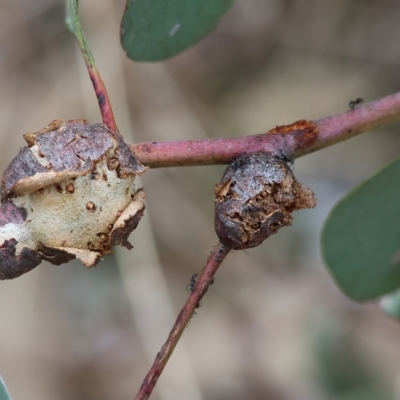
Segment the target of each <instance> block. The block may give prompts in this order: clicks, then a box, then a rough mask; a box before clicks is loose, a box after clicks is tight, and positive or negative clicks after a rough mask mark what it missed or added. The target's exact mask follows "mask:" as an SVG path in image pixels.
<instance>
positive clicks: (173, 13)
mask: <svg viewBox="0 0 400 400" xmlns="http://www.w3.org/2000/svg"><path fill="white" fill-rule="evenodd" d="M232 3H233V0H189V1H188V0H151V1H150V0H128V1H127V6H126V10H125V13H124V16H123V18H122V27H121V41H122V47H123V48H124V49H125V51H126V52H127V55H128V57H129V58H131V59H133V60H137V61H159V60H165V59H167V58H170V57H173V56H174V55H176V54H178V53H180V52H182V51H183V50H185V49H186V48H188V47H190V46H192V45H194V44H195V43H197V42H198V41H199V40H201V39H203V38H204V37H205V36H206V35H208V34H209V33H210V32H212V31H213V30H214V29H215V27H216V25H217V23H218V21H219V19H220V18H221V17H222V15H223V14H224V13H225V12H226V11H227V10H228V9H229V7H230V6H231V5H232Z"/></svg>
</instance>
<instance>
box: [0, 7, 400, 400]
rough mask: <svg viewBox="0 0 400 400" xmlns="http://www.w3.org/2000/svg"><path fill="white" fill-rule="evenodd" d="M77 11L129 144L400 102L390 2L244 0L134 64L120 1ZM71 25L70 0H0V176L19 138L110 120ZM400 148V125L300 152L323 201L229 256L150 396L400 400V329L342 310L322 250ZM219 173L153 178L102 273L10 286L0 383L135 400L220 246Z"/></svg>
mask: <svg viewBox="0 0 400 400" xmlns="http://www.w3.org/2000/svg"><path fill="white" fill-rule="evenodd" d="M80 3H81V5H80V7H81V19H82V24H83V28H84V31H85V33H86V36H87V38H88V41H89V44H90V46H91V49H92V51H93V54H94V57H95V59H96V63H97V66H98V68H99V70H100V72H101V74H102V77H103V79H104V81H105V83H106V86H107V88H108V91H109V94H110V97H111V101H112V104H113V107H114V112H115V114H116V119H117V123H118V125H119V128H120V130H121V132H122V133H123V134H124V136H125V138H126V139H127V141H128V142H134V141H136V142H139V141H153V140H156V141H159V140H176V139H191V138H193V139H195V138H205V137H225V136H239V135H246V134H254V133H261V132H265V131H267V130H269V129H270V128H272V127H274V126H275V125H279V124H287V123H292V122H294V121H296V120H297V119H302V118H306V119H314V118H320V117H324V116H327V115H330V114H334V113H337V112H341V111H344V110H346V108H347V107H348V102H349V100H350V99H354V98H356V97H367V98H370V99H371V100H372V99H375V98H379V97H381V96H384V95H387V94H390V93H393V92H396V91H398V90H400V74H399V68H400V52H399V39H398V38H399V37H400V24H399V20H400V4H399V2H398V1H395V0H380V1H377V0H364V1H363V0H359V1H356V0H354V1H350V0H313V1H312V0H297V1H295V0H268V1H266V0H237V2H236V3H235V5H234V7H233V8H232V9H231V10H230V11H229V12H228V13H227V14H226V15H225V16H224V18H223V20H222V21H221V23H220V25H219V26H218V29H217V30H216V32H214V33H213V34H212V35H211V36H210V37H208V38H207V39H205V40H204V41H202V42H201V43H200V44H198V45H197V46H195V47H194V48H192V49H190V50H189V51H187V52H185V53H184V54H182V55H180V56H178V57H175V58H174V59H172V60H169V61H167V62H163V63H157V64H149V63H134V62H132V61H130V60H128V59H127V58H126V57H125V54H124V52H123V50H122V49H121V47H120V45H119V23H120V20H121V16H122V13H123V9H124V1H122V0H118V1H110V0H81V2H80ZM63 13H64V5H63V2H62V1H61V0H36V1H28V0H0V62H1V68H0V82H1V86H0V87H1V90H0V118H1V127H2V129H1V131H0V143H1V147H0V149H1V150H0V169H1V170H4V168H5V167H6V165H7V164H8V163H9V162H10V161H11V160H12V158H13V157H14V156H15V155H16V154H17V152H18V150H19V148H20V147H21V146H23V144H24V143H23V140H22V134H24V133H26V132H35V131H38V130H40V129H41V128H42V127H44V126H45V125H47V124H48V123H49V122H50V121H52V120H53V119H62V120H67V119H79V118H85V119H87V120H88V121H90V122H98V121H99V120H100V114H99V111H98V107H97V104H96V99H95V96H94V93H93V89H92V87H91V83H90V80H89V78H88V75H87V72H86V70H85V67H84V63H83V60H82V57H81V55H80V53H79V51H78V48H77V45H76V44H75V41H74V39H73V37H72V36H71V35H70V34H69V33H68V32H67V30H66V28H65V27H64V24H63V18H64V16H63ZM399 145H400V137H399V135H398V125H397V126H391V127H388V128H385V129H384V130H380V131H376V132H372V133H369V134H366V135H363V136H361V137H358V138H355V139H352V140H350V141H348V142H346V143H342V144H340V145H336V146H334V147H331V148H329V149H326V150H323V151H320V152H318V153H317V154H312V155H309V156H306V157H304V158H302V159H299V160H296V163H295V173H296V175H297V177H298V179H299V180H301V181H302V182H303V183H305V184H306V185H308V186H310V187H311V188H312V189H313V190H314V191H315V192H316V195H317V197H318V199H319V203H318V206H317V208H316V209H314V210H306V211H300V212H297V213H296V214H295V219H294V224H293V226H292V227H288V228H284V229H283V230H282V231H280V232H279V234H278V235H275V236H274V237H272V238H270V239H269V240H268V241H267V242H266V243H264V244H263V245H262V246H260V247H259V248H257V249H253V250H250V251H248V252H247V253H246V252H234V253H233V254H231V255H230V256H229V257H228V259H227V261H226V262H225V263H224V265H223V267H222V268H221V270H220V271H219V272H218V274H217V278H216V282H215V284H214V285H213V286H212V287H211V288H210V290H209V292H208V294H207V296H206V298H205V300H204V301H203V307H202V308H201V309H199V310H198V312H197V315H196V316H195V317H194V318H193V319H192V322H191V324H190V326H189V327H188V329H187V330H186V332H185V334H184V337H183V340H182V341H181V343H180V344H179V345H178V348H177V349H176V352H175V353H174V355H173V357H172V358H171V360H170V362H169V364H168V365H167V368H166V370H165V373H164V374H163V376H162V377H161V379H160V380H159V383H158V385H157V391H156V393H154V395H153V397H152V399H154V400H169V399H185V400H187V399H190V400H201V399H204V400H205V399H207V400H225V399H229V400H236V399H237V400H239V399H249V400H326V399H335V400H339V399H343V400H344V399H346V400H356V399H357V400H359V399H360V400H361V399H362V400H367V399H368V400H383V399H386V398H387V399H400V346H399V345H400V336H399V333H400V326H399V324H398V323H397V322H396V321H394V320H391V319H389V318H387V317H385V316H384V315H383V313H382V312H381V311H380V309H379V307H378V305H377V304H376V303H368V304H361V305H360V304H356V303H354V302H352V301H350V300H349V299H347V298H346V297H345V296H344V295H343V294H342V293H341V292H340V290H339V289H338V288H337V287H336V286H335V283H334V282H333V280H332V279H331V277H330V276H329V274H328V272H327V270H326V269H325V267H324V266H323V263H322V260H321V256H320V250H319V234H320V231H321V226H322V224H323V221H324V219H325V217H326V216H327V214H328V212H329V210H330V209H331V208H332V207H333V205H334V204H335V202H336V201H337V200H338V199H340V198H341V197H342V196H343V195H344V194H345V193H347V192H348V191H349V190H350V189H351V188H353V187H354V186H355V185H357V184H358V183H359V182H361V181H362V180H363V179H365V178H366V177H368V176H369V175H370V174H372V173H374V172H375V171H377V170H378V169H379V168H380V167H382V166H383V165H385V164H386V163H387V162H389V161H390V160H392V159H393V158H395V157H396V156H397V155H398V148H399ZM223 169H224V168H223V167H221V166H214V167H213V166H210V167H190V168H170V169H160V170H152V171H149V172H148V173H146V174H145V176H143V178H142V180H141V182H140V183H139V184H140V185H143V186H144V187H145V190H146V192H147V195H148V198H147V209H146V213H145V218H144V219H143V220H142V221H141V223H140V225H139V227H138V229H137V230H136V231H135V232H134V233H133V234H132V236H131V239H132V240H131V241H132V243H133V244H134V246H135V248H134V249H133V250H132V251H131V252H128V251H127V250H126V249H118V250H117V251H116V254H115V256H110V257H106V259H105V261H104V262H102V263H100V265H98V266H97V267H96V268H95V269H92V270H87V269H85V268H84V267H83V266H82V265H80V264H79V263H78V262H74V263H70V264H68V265H63V266H59V267H57V266H53V265H50V264H46V263H43V264H42V265H41V266H39V267H38V268H36V269H35V270H34V271H32V272H30V273H28V274H26V275H24V276H22V277H21V278H18V279H16V280H13V281H4V282H1V285H0V287H1V288H0V304H1V307H0V374H1V375H2V376H3V378H4V379H5V381H6V383H7V384H8V386H9V389H10V391H11V394H12V395H13V399H15V400H19V399H29V400H55V399H56V400H106V399H107V400H109V399H113V400H114V399H115V400H125V399H132V398H133V397H134V394H135V393H136V390H137V389H138V387H139V385H140V383H141V380H142V379H143V377H144V375H145V373H146V371H147V369H148V368H149V366H150V364H151V363H152V361H153V359H154V357H155V355H156V353H157V351H158V350H159V348H160V346H161V344H162V343H163V341H164V339H165V338H166V335H167V334H168V332H169V329H170V327H171V326H172V323H173V321H174V319H175V316H176V315H177V314H178V312H179V310H180V307H181V306H182V305H183V303H184V301H185V299H186V297H187V291H186V288H185V286H186V285H187V284H188V282H189V278H190V276H191V274H192V273H194V272H196V271H198V270H200V269H201V268H202V267H203V265H204V262H205V260H206V259H207V256H208V254H209V251H210V250H211V249H212V247H213V246H214V245H215V244H216V242H217V239H216V236H215V233H214V229H213V186H214V184H215V183H217V182H218V181H219V179H220V176H221V174H222V172H223ZM49 223H51V221H49ZM372 388H375V392H376V393H377V394H373V389H372ZM360 393H361V394H360ZM363 393H364V394H363ZM368 396H369V397H368ZM371 396H372V397H371Z"/></svg>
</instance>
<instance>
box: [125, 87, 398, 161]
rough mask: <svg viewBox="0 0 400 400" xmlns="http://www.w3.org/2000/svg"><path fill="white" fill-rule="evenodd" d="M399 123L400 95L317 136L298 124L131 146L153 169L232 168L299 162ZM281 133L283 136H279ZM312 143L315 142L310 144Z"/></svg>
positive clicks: (352, 113) (320, 126)
mask: <svg viewBox="0 0 400 400" xmlns="http://www.w3.org/2000/svg"><path fill="white" fill-rule="evenodd" d="M399 119H400V92H399V93H395V94H392V95H390V96H387V97H383V98H381V99H379V100H376V101H373V102H371V103H366V104H364V105H360V106H358V107H356V108H353V109H351V110H348V111H345V112H343V113H341V114H336V115H332V116H329V117H325V118H321V119H319V120H316V121H304V120H303V121H298V123H301V122H303V123H305V122H307V123H308V124H314V125H315V127H316V133H317V134H316V135H315V136H314V137H312V138H310V137H309V136H307V135H308V134H309V133H308V132H307V131H303V132H301V131H299V130H298V129H296V123H294V124H292V125H288V126H284V127H277V128H274V129H272V130H271V131H269V132H267V133H263V134H258V135H250V136H243V137H237V138H221V139H204V140H181V141H175V142H174V141H171V142H147V143H138V144H134V145H131V149H132V150H133V151H134V152H135V153H136V155H137V156H138V158H139V160H140V162H141V163H142V164H144V165H147V166H149V167H151V168H160V167H176V166H190V165H214V164H229V163H230V162H231V161H232V160H233V159H235V158H237V157H240V156H243V155H250V154H254V153H267V154H270V155H271V156H279V155H285V156H287V157H289V158H297V157H300V156H303V155H305V154H308V153H311V152H314V151H317V150H320V149H322V148H325V147H328V146H331V145H333V144H335V143H338V142H342V141H344V140H347V139H350V138H352V137H353V136H356V135H359V134H361V133H365V132H369V131H371V130H373V129H376V128H379V127H381V126H383V125H386V124H390V123H393V122H396V121H398V120H399ZM288 128H293V129H288ZM280 132H282V133H280ZM310 139H312V140H310Z"/></svg>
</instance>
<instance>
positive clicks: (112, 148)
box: [0, 120, 146, 279]
mask: <svg viewBox="0 0 400 400" xmlns="http://www.w3.org/2000/svg"><path fill="white" fill-rule="evenodd" d="M24 138H25V140H26V142H27V143H28V146H27V147H24V148H22V149H21V151H20V153H19V154H18V155H17V156H16V157H15V158H14V160H13V161H12V162H11V163H10V165H9V166H8V167H7V169H6V170H5V172H4V174H3V178H2V180H1V189H0V190H1V192H0V194H1V205H0V279H11V278H15V277H17V276H19V275H21V274H23V273H25V272H28V271H29V270H31V269H33V268H34V267H36V266H37V265H38V264H39V263H40V262H41V260H42V259H44V260H47V261H50V262H51V263H53V264H61V263H64V262H68V261H69V260H71V259H73V258H78V259H80V260H81V261H82V263H83V264H84V265H85V266H87V267H92V266H94V265H96V264H97V262H98V261H99V260H100V257H101V256H102V255H103V254H108V253H112V247H113V246H114V245H116V244H120V245H123V246H125V247H127V248H132V246H131V244H130V243H129V242H128V236H129V234H130V233H131V231H132V230H133V229H135V228H136V226H137V224H138V223H139V220H140V218H141V216H142V215H143V211H144V198H145V193H144V191H143V190H142V189H139V190H136V189H135V186H134V180H135V177H136V175H141V174H142V173H143V172H144V171H145V170H146V168H145V167H143V165H141V164H140V162H139V161H138V160H137V158H136V156H135V155H134V153H133V152H132V151H131V150H130V149H129V147H128V146H127V145H126V143H125V142H124V141H123V139H122V136H121V135H120V134H118V133H113V132H111V131H109V130H108V129H107V127H106V126H105V125H103V124H94V125H89V124H88V123H87V122H86V121H83V120H77V121H67V123H65V124H62V123H61V122H60V121H53V122H52V123H51V124H50V125H48V126H47V127H46V128H44V129H42V130H41V131H40V132H37V133H29V134H26V135H24Z"/></svg>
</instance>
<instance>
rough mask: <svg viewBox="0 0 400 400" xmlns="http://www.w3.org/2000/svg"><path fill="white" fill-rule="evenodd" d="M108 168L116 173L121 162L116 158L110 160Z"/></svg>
mask: <svg viewBox="0 0 400 400" xmlns="http://www.w3.org/2000/svg"><path fill="white" fill-rule="evenodd" d="M107 166H108V169H109V170H110V171H114V170H116V169H117V168H118V167H119V161H118V160H117V159H116V158H110V159H109V160H108V161H107Z"/></svg>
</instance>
